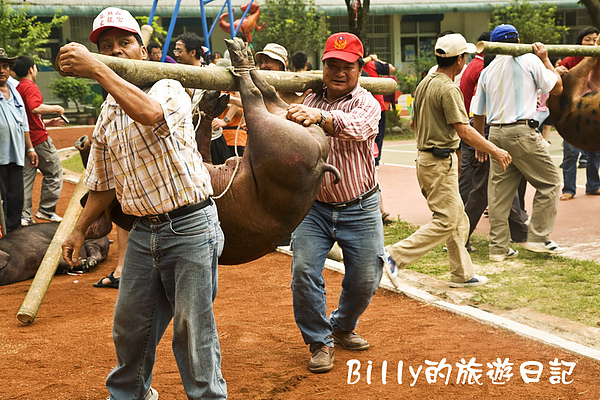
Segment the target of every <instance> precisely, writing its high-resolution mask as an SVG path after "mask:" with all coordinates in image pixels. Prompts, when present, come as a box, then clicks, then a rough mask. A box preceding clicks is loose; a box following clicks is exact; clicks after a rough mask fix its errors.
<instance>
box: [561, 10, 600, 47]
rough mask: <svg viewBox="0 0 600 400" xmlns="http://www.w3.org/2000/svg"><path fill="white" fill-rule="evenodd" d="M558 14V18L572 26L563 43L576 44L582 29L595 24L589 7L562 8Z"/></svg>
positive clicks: (566, 24)
mask: <svg viewBox="0 0 600 400" xmlns="http://www.w3.org/2000/svg"><path fill="white" fill-rule="evenodd" d="M556 14H557V20H558V21H560V23H562V24H563V25H565V26H567V27H569V28H570V29H569V31H568V32H567V33H566V34H565V37H564V38H563V43H566V44H575V41H576V40H577V36H578V35H579V32H580V31H581V30H582V29H584V28H587V27H588V26H594V24H593V22H592V18H591V17H590V15H589V13H588V12H587V9H578V10H560V11H559V12H557V13H556Z"/></svg>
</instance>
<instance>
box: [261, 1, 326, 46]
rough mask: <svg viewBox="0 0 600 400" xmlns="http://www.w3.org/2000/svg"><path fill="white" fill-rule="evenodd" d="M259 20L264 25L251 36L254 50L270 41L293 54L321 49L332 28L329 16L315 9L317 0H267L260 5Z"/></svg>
mask: <svg viewBox="0 0 600 400" xmlns="http://www.w3.org/2000/svg"><path fill="white" fill-rule="evenodd" d="M260 23H264V24H265V26H264V27H263V28H262V29H261V30H260V31H257V32H256V33H255V34H254V35H253V36H252V43H253V46H254V48H255V49H259V50H261V49H262V48H264V46H265V45H266V44H267V43H271V42H273V43H278V44H280V45H282V46H283V47H285V48H286V49H287V51H288V52H289V54H290V55H291V54H292V53H294V52H295V51H298V50H301V51H303V52H305V53H313V52H317V51H319V49H321V48H322V47H323V46H324V45H325V41H326V40H327V37H328V36H329V31H328V29H327V17H326V16H325V14H324V13H323V12H321V11H317V9H316V8H315V2H314V0H266V1H265V5H264V8H261V16H260Z"/></svg>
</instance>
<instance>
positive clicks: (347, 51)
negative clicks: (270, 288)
mask: <svg viewBox="0 0 600 400" xmlns="http://www.w3.org/2000/svg"><path fill="white" fill-rule="evenodd" d="M362 57H363V46H362V43H361V42H360V40H359V39H358V37H356V36H355V35H353V34H351V33H345V32H340V33H336V34H333V35H331V36H330V37H329V39H327V43H326V45H325V52H324V54H323V58H322V61H323V82H324V86H323V90H322V91H321V92H319V93H311V94H309V95H308V96H307V97H306V99H305V100H304V103H303V104H291V105H290V106H289V108H288V114H287V117H288V118H289V119H290V120H292V121H295V122H297V123H299V124H303V125H304V126H308V125H310V124H318V125H319V126H320V127H321V128H323V130H324V131H325V134H326V135H327V136H328V140H329V147H330V152H329V157H328V159H327V162H328V163H330V164H332V165H334V166H335V167H336V168H338V169H339V170H340V172H341V176H342V178H341V181H340V183H339V184H337V185H335V184H334V183H333V178H332V177H331V176H328V175H326V176H324V177H323V182H322V184H321V188H320V190H319V193H318V194H317V200H316V201H315V203H314V204H313V207H312V208H311V210H310V212H309V213H308V215H307V216H306V218H305V219H304V220H303V221H302V222H301V223H300V225H299V226H298V228H296V230H295V231H294V233H292V241H291V246H292V249H293V251H294V256H293V259H292V294H293V305H294V315H295V318H296V323H297V325H298V327H299V328H300V331H301V332H302V336H303V338H304V341H305V343H306V344H308V345H309V346H310V351H311V353H312V356H311V359H310V362H309V364H308V368H309V370H310V371H312V372H327V371H329V370H331V369H332V368H333V361H334V358H335V357H334V348H333V346H334V342H336V343H339V344H341V345H342V346H343V347H345V348H346V349H349V350H366V349H368V348H369V343H368V342H367V341H366V340H365V339H363V338H362V337H361V336H360V335H358V334H357V333H355V332H354V329H355V328H356V325H357V323H358V318H359V317H360V315H361V314H362V313H363V312H364V311H365V310H366V309H367V306H368V305H369V303H370V302H371V298H372V297H373V294H375V291H376V290H377V288H378V286H379V281H380V279H381V274H382V262H383V258H382V257H383V223H382V220H381V212H380V208H379V186H378V185H377V180H376V176H375V163H374V162H373V158H374V155H373V147H374V146H373V144H374V141H375V137H376V136H377V127H378V124H379V118H380V115H381V113H380V107H379V104H378V103H377V101H376V100H375V98H374V97H373V96H372V95H371V94H370V93H369V92H367V91H366V90H365V89H363V88H362V87H360V85H359V84H358V78H359V76H360V74H361V72H362V67H363V65H364V62H363V59H362ZM336 241H337V242H338V244H339V245H340V247H341V248H342V251H343V253H344V266H345V269H346V274H345V277H344V280H343V282H342V292H341V295H340V298H339V301H338V305H337V309H335V310H334V311H333V312H332V313H331V315H330V316H327V314H326V313H327V305H326V299H325V281H324V279H323V266H324V263H325V258H326V255H327V253H328V252H329V250H330V249H331V247H332V245H333V244H334V243H335V242H336Z"/></svg>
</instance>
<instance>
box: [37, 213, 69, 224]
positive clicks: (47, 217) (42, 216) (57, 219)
mask: <svg viewBox="0 0 600 400" xmlns="http://www.w3.org/2000/svg"><path fill="white" fill-rule="evenodd" d="M35 217H36V218H37V219H43V220H44V221H51V222H60V221H62V217H61V216H59V215H58V214H57V213H53V214H52V215H46V214H44V213H42V212H39V211H38V212H36V213H35Z"/></svg>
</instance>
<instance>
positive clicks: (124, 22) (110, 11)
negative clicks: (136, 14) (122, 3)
mask: <svg viewBox="0 0 600 400" xmlns="http://www.w3.org/2000/svg"><path fill="white" fill-rule="evenodd" d="M108 28H117V29H122V30H124V31H127V32H131V33H137V34H138V35H140V36H142V32H141V31H140V24H138V22H137V21H136V20H135V18H133V16H132V15H131V14H130V13H129V11H127V10H123V9H120V8H116V7H108V8H105V9H104V10H102V12H101V13H100V14H98V16H97V17H96V18H95V19H94V24H93V25H92V33H90V40H91V41H92V43H94V44H98V37H99V36H100V34H101V33H102V32H104V31H105V30H106V29H108Z"/></svg>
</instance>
